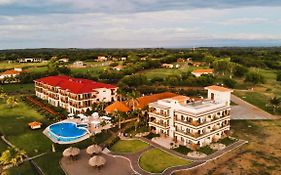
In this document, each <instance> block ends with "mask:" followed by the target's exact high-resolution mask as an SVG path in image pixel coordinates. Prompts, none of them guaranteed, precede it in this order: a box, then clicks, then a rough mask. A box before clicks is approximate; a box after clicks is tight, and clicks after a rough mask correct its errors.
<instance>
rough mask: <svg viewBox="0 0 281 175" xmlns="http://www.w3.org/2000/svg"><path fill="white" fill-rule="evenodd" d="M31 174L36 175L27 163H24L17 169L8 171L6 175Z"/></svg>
mask: <svg viewBox="0 0 281 175" xmlns="http://www.w3.org/2000/svg"><path fill="white" fill-rule="evenodd" d="M31 174H36V171H35V169H34V168H33V167H32V166H31V164H30V163H29V162H25V163H23V164H22V165H20V166H18V167H12V168H10V169H9V170H8V175H31Z"/></svg>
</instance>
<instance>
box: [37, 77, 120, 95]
mask: <svg viewBox="0 0 281 175" xmlns="http://www.w3.org/2000/svg"><path fill="white" fill-rule="evenodd" d="M35 82H40V83H43V84H47V85H50V86H55V87H59V88H60V89H63V90H68V91H69V92H71V93H74V94H83V93H90V92H93V90H94V89H99V88H106V89H113V88H116V86H113V85H110V84H105V83H99V82H95V81H92V80H87V79H82V78H72V77H69V76H62V75H61V76H49V77H44V78H40V79H37V80H35Z"/></svg>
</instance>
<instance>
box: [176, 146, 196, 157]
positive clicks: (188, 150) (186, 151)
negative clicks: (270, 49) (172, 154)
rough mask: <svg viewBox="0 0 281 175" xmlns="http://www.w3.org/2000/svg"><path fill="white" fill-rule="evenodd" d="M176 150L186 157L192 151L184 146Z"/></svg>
mask: <svg viewBox="0 0 281 175" xmlns="http://www.w3.org/2000/svg"><path fill="white" fill-rule="evenodd" d="M174 150H175V151H177V152H179V153H181V154H184V155H187V153H189V152H191V151H192V150H191V149H189V148H187V147H186V146H182V145H180V146H179V147H177V148H175V149H174Z"/></svg>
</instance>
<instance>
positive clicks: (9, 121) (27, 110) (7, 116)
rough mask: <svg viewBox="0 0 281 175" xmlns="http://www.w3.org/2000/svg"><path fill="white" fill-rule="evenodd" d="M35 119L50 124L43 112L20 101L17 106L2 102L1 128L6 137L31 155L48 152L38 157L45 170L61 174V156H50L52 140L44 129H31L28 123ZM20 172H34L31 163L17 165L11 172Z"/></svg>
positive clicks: (0, 111) (49, 173)
mask: <svg viewBox="0 0 281 175" xmlns="http://www.w3.org/2000/svg"><path fill="white" fill-rule="evenodd" d="M34 120H36V121H40V122H42V123H43V124H44V126H43V127H46V126H48V125H49V124H50V122H49V121H47V120H46V119H45V118H44V117H43V116H42V115H41V114H39V113H38V112H36V111H35V110H34V109H32V107H29V106H27V105H26V104H24V103H21V102H20V103H19V104H18V105H17V106H16V107H14V108H8V107H7V106H6V104H3V102H0V123H1V125H0V130H1V132H3V133H4V134H5V136H6V138H7V139H8V140H9V141H10V142H12V143H13V144H14V145H16V146H17V147H19V148H21V149H23V150H25V151H26V152H27V154H28V155H29V156H34V155H37V154H40V153H43V152H48V155H46V156H45V157H42V158H39V159H38V161H40V162H39V163H40V164H41V165H42V169H43V171H44V172H45V173H46V174H48V175H56V174H61V169H60V168H59V166H58V165H59V158H60V156H49V155H50V154H51V153H50V151H51V144H52V142H51V141H50V140H49V139H48V138H47V137H46V136H45V135H43V133H42V131H43V129H40V130H31V129H29V127H28V123H29V122H31V121H34ZM1 145H2V143H1ZM1 147H2V146H1ZM1 149H2V148H1ZM58 154H59V155H61V153H58ZM36 161H37V160H36ZM54 165H57V166H54ZM50 167H52V168H50ZM18 172H20V173H21V174H33V173H32V172H30V168H29V164H27V165H26V164H24V165H22V166H19V167H15V168H13V169H12V170H11V172H10V173H11V174H18ZM54 172H56V173H54Z"/></svg>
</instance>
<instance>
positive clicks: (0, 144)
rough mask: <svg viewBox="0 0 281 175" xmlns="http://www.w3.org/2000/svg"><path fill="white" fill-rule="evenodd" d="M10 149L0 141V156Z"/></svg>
mask: <svg viewBox="0 0 281 175" xmlns="http://www.w3.org/2000/svg"><path fill="white" fill-rule="evenodd" d="M7 148H8V146H7V145H6V143H4V142H3V141H2V140H0V154H1V153H2V152H3V151H5V150H6V149H7Z"/></svg>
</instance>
